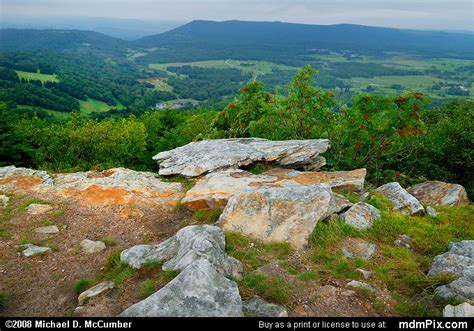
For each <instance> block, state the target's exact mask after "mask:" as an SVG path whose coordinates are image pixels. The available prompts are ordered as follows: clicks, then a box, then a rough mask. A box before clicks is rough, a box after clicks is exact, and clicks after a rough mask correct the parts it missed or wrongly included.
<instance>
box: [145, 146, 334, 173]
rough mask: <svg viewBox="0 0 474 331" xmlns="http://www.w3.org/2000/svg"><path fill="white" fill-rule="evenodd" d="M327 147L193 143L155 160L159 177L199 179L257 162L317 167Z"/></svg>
mask: <svg viewBox="0 0 474 331" xmlns="http://www.w3.org/2000/svg"><path fill="white" fill-rule="evenodd" d="M328 148H329V140H327V139H318V140H286V141H270V140H266V139H260V138H236V139H215V140H203V141H197V142H192V143H190V144H188V145H185V146H182V147H178V148H176V149H173V150H170V151H166V152H161V153H159V154H157V155H155V156H154V157H153V159H154V160H155V161H157V162H158V164H159V165H160V171H159V173H160V175H164V176H168V175H183V176H187V177H197V176H200V175H203V174H206V173H210V172H214V171H218V170H225V169H237V168H240V167H242V166H247V165H249V164H252V163H254V162H273V163H276V164H279V165H281V166H283V167H290V168H294V167H305V166H309V167H312V168H315V167H316V168H318V167H321V166H323V165H324V164H325V161H324V158H322V157H321V156H320V155H319V154H321V153H324V152H326V151H327V149H328ZM313 170H316V169H313Z"/></svg>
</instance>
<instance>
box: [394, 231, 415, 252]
mask: <svg viewBox="0 0 474 331" xmlns="http://www.w3.org/2000/svg"><path fill="white" fill-rule="evenodd" d="M411 240H412V239H411V237H410V236H408V235H406V234H401V235H399V236H398V238H397V239H396V240H395V241H394V242H393V243H394V244H395V245H397V246H400V247H405V248H407V249H410V248H411Z"/></svg>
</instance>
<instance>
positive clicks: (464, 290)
mask: <svg viewBox="0 0 474 331" xmlns="http://www.w3.org/2000/svg"><path fill="white" fill-rule="evenodd" d="M442 273H446V274H450V275H452V276H454V277H456V278H457V279H455V280H454V281H453V282H451V283H450V284H447V285H442V286H439V287H438V288H437V289H436V290H435V294H436V295H437V296H439V297H441V298H443V299H452V298H455V299H458V300H461V301H465V302H469V303H471V304H474V240H463V241H461V242H451V243H450V244H449V246H448V252H446V253H444V254H441V255H438V256H436V257H435V258H434V261H433V264H432V266H431V269H430V270H429V272H428V275H429V276H435V275H438V274H442Z"/></svg>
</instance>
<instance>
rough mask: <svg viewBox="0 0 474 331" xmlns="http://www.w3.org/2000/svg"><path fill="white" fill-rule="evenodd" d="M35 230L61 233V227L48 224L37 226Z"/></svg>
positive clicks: (46, 232)
mask: <svg viewBox="0 0 474 331" xmlns="http://www.w3.org/2000/svg"><path fill="white" fill-rule="evenodd" d="M35 232H36V233H41V234H57V233H59V229H58V227H57V226H56V225H48V226H42V227H40V228H36V229H35Z"/></svg>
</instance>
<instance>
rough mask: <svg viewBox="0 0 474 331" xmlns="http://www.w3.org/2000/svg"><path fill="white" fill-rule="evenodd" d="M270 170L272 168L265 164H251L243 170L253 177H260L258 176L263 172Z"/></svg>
mask: <svg viewBox="0 0 474 331" xmlns="http://www.w3.org/2000/svg"><path fill="white" fill-rule="evenodd" d="M271 168H272V167H271V166H270V165H269V164H266V163H253V164H252V165H250V166H249V167H248V168H246V169H245V170H247V171H248V172H250V173H251V174H253V175H260V174H262V173H264V172H265V171H268V170H270V169H271Z"/></svg>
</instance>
